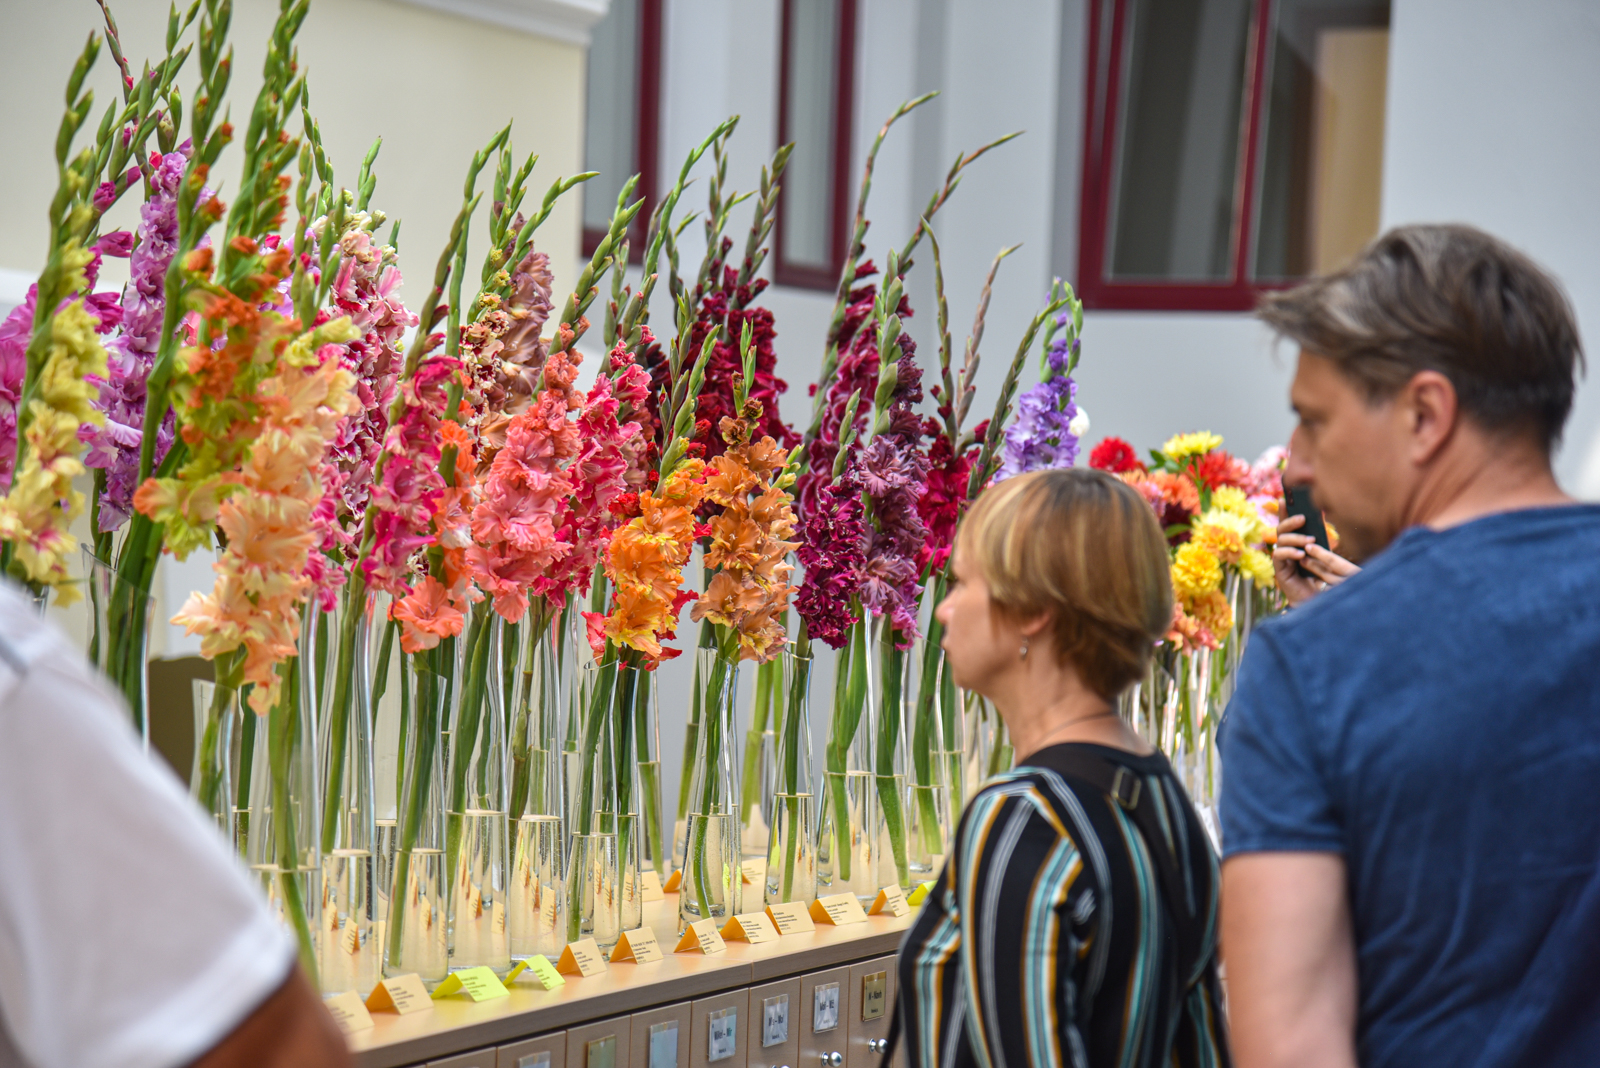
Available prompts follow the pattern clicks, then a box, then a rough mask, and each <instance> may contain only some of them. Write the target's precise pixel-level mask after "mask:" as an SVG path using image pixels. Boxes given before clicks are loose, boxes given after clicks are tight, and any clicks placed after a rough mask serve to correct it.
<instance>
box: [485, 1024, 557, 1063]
mask: <svg viewBox="0 0 1600 1068" xmlns="http://www.w3.org/2000/svg"><path fill="white" fill-rule="evenodd" d="M494 1063H495V1068H567V1033H566V1032H565V1031H557V1032H555V1033H554V1034H549V1035H540V1036H539V1037H538V1038H525V1039H523V1040H522V1041H520V1042H511V1043H509V1044H507V1045H504V1046H501V1047H500V1048H499V1049H498V1050H496V1051H495V1062H494Z"/></svg>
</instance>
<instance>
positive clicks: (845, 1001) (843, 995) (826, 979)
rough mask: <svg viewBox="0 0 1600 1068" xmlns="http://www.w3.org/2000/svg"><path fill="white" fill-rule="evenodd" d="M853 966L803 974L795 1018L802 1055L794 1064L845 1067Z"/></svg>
mask: <svg viewBox="0 0 1600 1068" xmlns="http://www.w3.org/2000/svg"><path fill="white" fill-rule="evenodd" d="M849 987H850V969H849V968H830V969H829V970H827V971H822V972H812V973H811V974H810V975H803V976H801V977H800V1005H799V1007H798V1008H799V1013H798V1015H797V1017H796V1019H795V1024H796V1031H797V1035H796V1038H797V1039H798V1040H799V1043H800V1055H799V1058H798V1059H797V1061H796V1063H795V1068H819V1066H824V1068H842V1065H843V1064H844V1058H845V1052H846V1047H847V1046H848V1045H849V1042H850V989H849Z"/></svg>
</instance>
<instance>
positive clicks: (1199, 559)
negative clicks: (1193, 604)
mask: <svg viewBox="0 0 1600 1068" xmlns="http://www.w3.org/2000/svg"><path fill="white" fill-rule="evenodd" d="M1221 588H1222V564H1221V562H1220V561H1218V560H1217V558H1216V555H1215V554H1213V553H1212V552H1211V550H1210V549H1208V548H1206V547H1205V546H1204V545H1201V544H1199V543H1198V542H1194V541H1187V542H1184V543H1183V544H1182V545H1180V546H1178V552H1177V556H1176V558H1175V559H1174V560H1173V561H1172V589H1173V591H1174V592H1175V593H1176V594H1177V595H1178V596H1179V597H1180V598H1182V599H1184V600H1185V601H1192V600H1194V599H1195V598H1197V597H1200V596H1203V595H1205V594H1207V593H1211V592H1213V591H1215V590H1220V589H1221Z"/></svg>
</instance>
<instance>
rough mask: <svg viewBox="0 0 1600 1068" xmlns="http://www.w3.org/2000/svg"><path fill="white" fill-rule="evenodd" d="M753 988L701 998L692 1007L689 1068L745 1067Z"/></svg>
mask: <svg viewBox="0 0 1600 1068" xmlns="http://www.w3.org/2000/svg"><path fill="white" fill-rule="evenodd" d="M749 1004H750V989H749V988H748V987H746V988H744V989H742V990H730V991H729V992H728V993H726V994H718V995H716V996H715V997H709V998H701V999H700V1000H699V1001H696V1002H695V1003H694V1004H693V1005H692V1006H691V1013H692V1015H691V1020H690V1028H689V1068H745V1056H746V1050H748V1049H749V1041H748V1038H749V1036H748V1034H747V1032H748V1030H749V1027H748V1021H747V1020H746V1017H747V1016H748V1015H749V1013H748V1009H749Z"/></svg>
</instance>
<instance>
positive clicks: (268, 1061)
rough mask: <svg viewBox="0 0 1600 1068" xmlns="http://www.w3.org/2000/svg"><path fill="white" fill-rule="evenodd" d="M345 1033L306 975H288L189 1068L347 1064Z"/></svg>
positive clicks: (293, 1067) (317, 1067) (332, 1067)
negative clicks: (312, 987) (231, 1030)
mask: <svg viewBox="0 0 1600 1068" xmlns="http://www.w3.org/2000/svg"><path fill="white" fill-rule="evenodd" d="M349 1063H350V1054H349V1052H348V1051H347V1049H346V1047H345V1043H344V1036H343V1035H341V1034H340V1033H339V1028H338V1026H337V1025H335V1024H334V1022H333V1017H332V1016H330V1015H329V1014H328V1010H327V1009H325V1008H323V1007H322V1002H321V1001H320V1000H318V998H317V992H316V991H315V990H313V989H311V984H310V983H309V982H307V981H306V976H305V973H304V972H302V971H301V970H300V969H299V968H298V967H297V968H295V969H294V970H293V971H291V972H290V973H289V978H288V979H286V980H285V981H284V984H283V985H282V986H280V987H279V988H278V989H277V990H275V991H274V992H273V993H272V994H270V995H269V996H268V997H267V1000H265V1001H263V1002H262V1003H261V1004H260V1005H259V1006H257V1008H256V1010H255V1011H254V1012H252V1013H251V1014H250V1015H249V1016H248V1017H246V1018H245V1021H244V1023H242V1024H240V1025H239V1026H238V1027H236V1028H234V1029H233V1033H232V1034H230V1035H228V1037H227V1038H224V1039H223V1040H222V1041H221V1042H219V1043H217V1045H216V1046H214V1047H212V1049H211V1052H209V1053H207V1054H205V1055H204V1056H203V1057H201V1058H200V1059H199V1060H198V1061H195V1062H194V1064H193V1065H192V1066H191V1068H244V1066H246V1065H248V1066H249V1068H313V1066H314V1068H343V1066H345V1065H348V1064H349Z"/></svg>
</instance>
